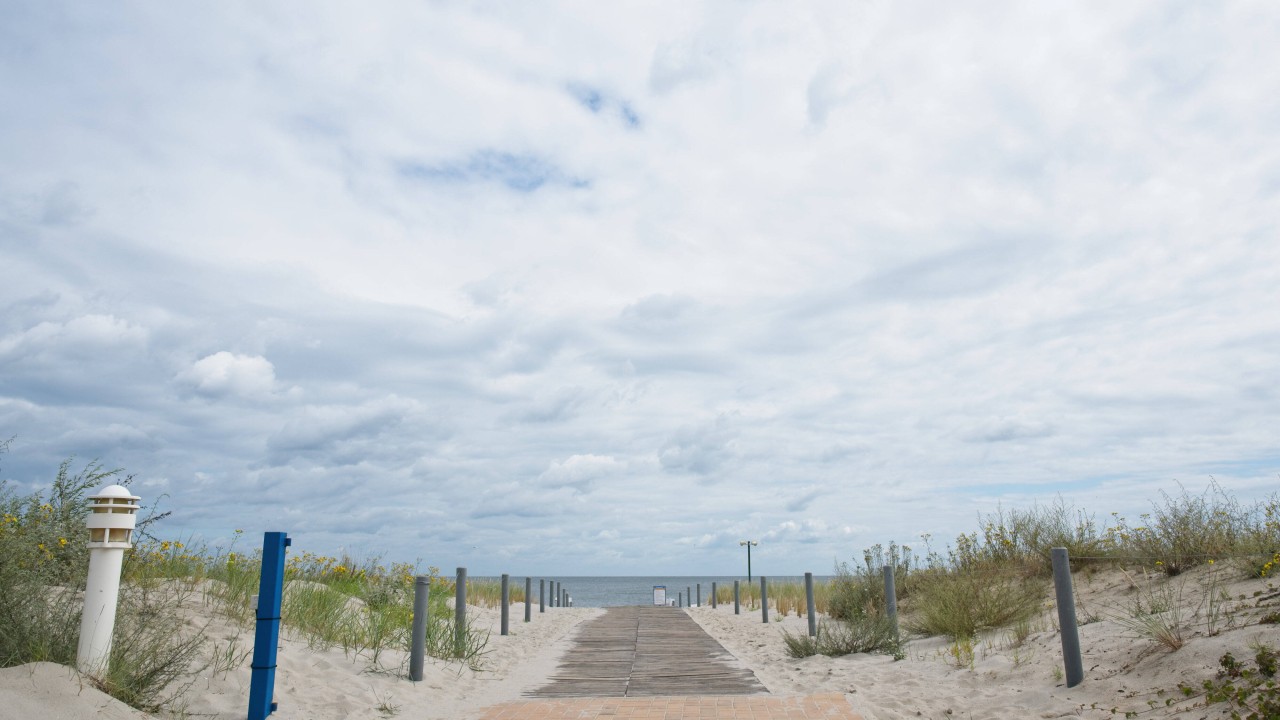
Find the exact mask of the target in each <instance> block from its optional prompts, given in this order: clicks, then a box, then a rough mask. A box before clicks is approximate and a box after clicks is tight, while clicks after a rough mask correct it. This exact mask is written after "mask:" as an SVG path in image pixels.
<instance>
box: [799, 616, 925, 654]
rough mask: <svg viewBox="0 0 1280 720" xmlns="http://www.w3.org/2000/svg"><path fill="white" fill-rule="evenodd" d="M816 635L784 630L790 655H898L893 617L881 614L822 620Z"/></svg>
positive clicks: (899, 649)
mask: <svg viewBox="0 0 1280 720" xmlns="http://www.w3.org/2000/svg"><path fill="white" fill-rule="evenodd" d="M817 631H818V634H817V637H809V636H808V635H799V636H796V635H792V634H791V633H788V632H785V631H784V632H783V634H782V640H783V642H784V643H786V646H787V654H788V655H790V656H791V657H795V658H800V657H809V656H811V655H830V656H838V655H850V654H852V653H884V654H887V655H893V656H894V657H900V654H901V652H902V651H901V646H900V643H899V641H898V630H897V626H896V625H895V624H894V622H893V620H892V619H890V618H887V617H885V616H883V615H872V616H864V617H857V618H852V619H848V620H831V621H828V620H823V621H821V622H819V623H818V628H817Z"/></svg>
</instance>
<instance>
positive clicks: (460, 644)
mask: <svg viewBox="0 0 1280 720" xmlns="http://www.w3.org/2000/svg"><path fill="white" fill-rule="evenodd" d="M454 582H455V585H454V589H453V623H454V627H453V651H454V653H455V654H456V655H457V657H462V655H463V653H464V652H466V647H467V569H466V568H463V567H460V568H458V575H457V579H456V580H455V581H454Z"/></svg>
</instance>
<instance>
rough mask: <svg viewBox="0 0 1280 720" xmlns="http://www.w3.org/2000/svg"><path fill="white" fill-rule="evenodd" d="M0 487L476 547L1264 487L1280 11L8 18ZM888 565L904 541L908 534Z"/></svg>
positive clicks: (771, 559)
mask: <svg viewBox="0 0 1280 720" xmlns="http://www.w3.org/2000/svg"><path fill="white" fill-rule="evenodd" d="M0 17H3V18H4V22H2V23H0V440H3V439H5V438H12V442H11V443H10V445H9V449H8V452H7V453H6V454H4V455H0V479H3V480H4V482H5V483H6V486H7V487H8V488H9V491H10V492H21V493H26V492H31V491H35V490H38V489H41V488H47V487H48V484H49V482H50V481H51V480H52V478H53V476H54V474H55V473H56V470H57V467H58V464H59V462H60V461H62V460H63V459H65V458H67V457H71V456H74V458H75V461H74V467H77V468H79V467H82V466H83V465H84V463H87V462H89V461H92V460H94V459H97V460H99V461H100V462H101V463H103V464H104V465H105V466H106V467H120V468H124V469H126V470H127V472H128V473H131V474H133V475H134V479H133V484H132V485H131V487H132V488H133V489H134V490H135V491H136V492H137V494H139V495H141V496H142V497H143V500H144V503H145V504H147V505H150V506H153V507H156V508H158V509H159V510H161V511H172V513H173V514H172V515H171V516H170V517H169V518H167V519H166V520H164V521H163V523H162V525H161V526H160V527H158V528H157V529H156V531H157V532H158V533H160V534H164V535H167V536H169V537H175V538H181V537H186V538H193V539H198V540H203V541H206V542H210V543H220V542H225V541H227V539H228V538H231V537H233V536H234V530H236V529H242V530H244V531H245V533H246V535H245V537H247V538H249V540H247V541H245V540H242V541H241V542H242V543H244V545H243V547H244V549H251V547H253V546H254V543H256V542H257V541H256V540H253V538H255V537H259V535H258V534H259V533H261V532H263V531H285V532H288V533H289V534H290V536H291V537H292V538H293V540H294V546H293V547H294V550H310V551H312V552H320V553H338V552H347V553H352V554H354V555H357V556H359V557H369V556H374V555H377V556H381V557H383V558H384V559H386V560H396V561H400V560H406V561H414V560H420V561H421V562H422V564H423V565H424V566H425V565H434V566H437V567H440V568H444V569H445V571H446V572H449V571H451V570H452V568H454V567H457V566H463V567H468V568H469V571H470V572H471V573H472V574H497V573H503V572H509V573H512V574H515V575H526V574H533V575H549V574H561V575H595V574H607V575H644V574H666V575H670V574H690V575H696V574H716V575H724V574H733V573H741V572H743V571H744V570H745V557H744V556H745V553H744V552H743V548H742V547H741V546H740V544H739V543H740V541H742V540H746V539H753V540H756V541H758V542H759V543H760V544H759V546H758V547H756V548H755V549H754V552H753V557H752V561H753V571H754V572H756V573H766V574H767V573H772V574H795V573H801V572H805V571H813V572H817V573H819V574H822V573H826V572H830V571H831V569H832V568H833V566H834V563H836V562H837V561H858V560H860V558H861V554H862V549H863V548H866V547H868V546H870V545H872V544H873V543H888V542H889V541H896V542H899V543H906V544H912V543H918V541H919V539H920V536H921V535H922V534H926V533H927V534H929V535H931V536H932V537H933V538H934V539H933V541H932V542H933V543H934V545H935V546H937V545H940V544H942V542H940V541H939V539H943V541H945V538H948V537H954V535H955V534H956V533H959V532H965V531H971V530H973V529H975V528H976V527H977V518H978V516H979V513H989V512H993V511H995V510H997V509H998V508H1029V507H1032V506H1044V505H1047V504H1049V503H1053V502H1055V501H1056V500H1058V499H1061V500H1062V501H1063V502H1066V503H1069V504H1072V505H1074V506H1077V507H1080V508H1084V509H1087V510H1089V511H1092V512H1095V513H1096V514H1097V516H1098V520H1099V521H1100V522H1102V521H1105V520H1106V519H1108V517H1109V513H1111V512H1120V513H1122V514H1126V515H1129V516H1135V515H1137V514H1138V513H1141V512H1144V511H1147V510H1149V509H1150V507H1151V502H1152V501H1158V500H1159V499H1160V497H1161V493H1172V494H1176V493H1178V492H1180V488H1185V489H1186V490H1187V491H1188V492H1191V493H1199V492H1201V491H1203V490H1204V489H1205V488H1206V487H1207V486H1208V485H1209V484H1210V483H1211V482H1214V481H1216V482H1217V483H1218V484H1219V485H1220V486H1221V487H1222V488H1223V489H1225V490H1227V491H1228V492H1230V493H1232V494H1234V495H1235V496H1236V497H1237V498H1239V499H1242V500H1252V499H1255V498H1261V497H1264V496H1267V495H1269V494H1270V493H1271V492H1272V491H1273V489H1274V488H1275V487H1276V486H1277V479H1278V478H1280V435H1278V434H1277V430H1280V390H1278V389H1280V232H1278V230H1280V143H1277V142H1276V139H1277V138H1278V137H1280V43H1278V42H1276V39H1277V38H1280V7H1277V6H1276V5H1275V3H1272V2H1269V1H1261V2H1248V1H1239V2H1159V3H1156V2H1150V3H1113V2H1035V3H1027V2H1021V1H1011V2H975V3H960V4H958V3H946V2H937V1H932V2H912V1H910V0H908V1H906V2H901V1H895V2H864V1H861V0H858V1H855V2H846V1H843V0H842V1H840V2H805V3H779V2H760V3H757V2H745V1H744V2H687V1H681V2H665V3H662V2H643V3H641V2H619V3H598V2H562V3H556V2H548V3H486V2H477V3H453V2H421V1H418V2H378V3H336V2H316V3H311V2H308V3H297V2H278V1H268V2H226V3H152V2H120V3H110V4H101V3H92V2H63V1H53V2H40V3H31V2H17V1H15V0H0ZM917 547H918V545H917Z"/></svg>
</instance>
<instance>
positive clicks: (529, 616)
mask: <svg viewBox="0 0 1280 720" xmlns="http://www.w3.org/2000/svg"><path fill="white" fill-rule="evenodd" d="M530 620H533V578H530V577H527V578H525V579H524V621H525V622H529V621H530Z"/></svg>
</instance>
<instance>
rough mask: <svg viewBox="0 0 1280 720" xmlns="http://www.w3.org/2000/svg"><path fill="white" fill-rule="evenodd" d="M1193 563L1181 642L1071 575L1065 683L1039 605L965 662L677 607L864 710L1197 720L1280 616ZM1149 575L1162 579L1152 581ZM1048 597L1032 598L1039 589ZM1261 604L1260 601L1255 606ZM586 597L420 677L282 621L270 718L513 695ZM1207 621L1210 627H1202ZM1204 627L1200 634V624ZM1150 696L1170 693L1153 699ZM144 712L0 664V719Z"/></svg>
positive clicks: (983, 640)
mask: <svg viewBox="0 0 1280 720" xmlns="http://www.w3.org/2000/svg"><path fill="white" fill-rule="evenodd" d="M1207 573H1208V570H1207V569H1197V570H1196V571H1194V572H1191V573H1187V574H1186V575H1184V576H1182V577H1181V578H1177V579H1175V580H1174V582H1176V583H1178V587H1179V588H1180V594H1179V597H1180V598H1181V599H1182V602H1183V606H1182V611H1183V625H1184V626H1185V628H1184V639H1185V645H1184V646H1183V647H1181V648H1180V649H1178V650H1176V651H1170V650H1168V649H1166V648H1164V647H1163V646H1161V645H1159V644H1157V643H1155V642H1153V641H1151V640H1150V639H1145V638H1140V637H1137V636H1136V635H1135V634H1134V633H1133V632H1132V631H1130V630H1129V629H1127V628H1125V627H1124V626H1123V625H1122V624H1121V623H1120V622H1118V621H1117V620H1116V619H1114V618H1115V617H1117V616H1122V615H1123V613H1124V612H1125V608H1127V607H1130V606H1131V605H1132V602H1133V599H1134V597H1135V594H1137V593H1139V592H1140V590H1139V589H1136V588H1137V587H1140V586H1141V584H1142V583H1143V582H1145V581H1146V580H1145V579H1144V577H1143V576H1142V575H1140V574H1138V575H1135V574H1134V573H1133V572H1132V571H1130V572H1125V571H1121V570H1117V569H1106V570H1100V571H1097V572H1096V573H1078V574H1077V576H1076V580H1075V582H1076V591H1077V600H1078V602H1077V613H1078V615H1079V617H1080V622H1081V623H1082V627H1081V633H1080V635H1081V645H1082V647H1083V650H1084V667H1085V681H1084V682H1083V683H1082V684H1081V685H1079V686H1077V687H1075V688H1071V689H1068V688H1066V687H1065V684H1064V681H1063V679H1062V673H1061V668H1062V660H1061V640H1060V636H1059V634H1058V633H1057V631H1056V628H1055V620H1054V618H1055V617H1056V614H1055V612H1053V609H1052V607H1051V604H1049V603H1046V607H1045V611H1044V613H1043V615H1042V616H1041V617H1040V618H1039V619H1038V620H1036V621H1034V622H1033V623H1032V632H1031V633H1030V634H1029V635H1027V636H1026V637H1025V638H1023V639H1022V640H1021V641H1020V642H1019V641H1017V639H1016V638H1014V637H1013V636H1012V634H1011V632H1010V631H1007V630H1006V631H997V632H993V633H989V634H987V635H984V636H982V637H980V638H978V639H977V640H976V641H975V642H974V644H973V655H972V659H971V660H970V659H969V658H967V657H965V656H964V655H963V653H961V655H960V656H959V657H957V654H956V653H955V652H953V649H954V644H953V643H950V642H949V641H947V640H945V639H942V638H925V639H916V640H912V641H910V642H908V643H907V644H906V652H905V657H904V658H903V659H902V660H899V661H895V660H894V659H893V658H891V657H888V656H884V655H850V656H844V657H836V658H830V657H824V656H816V657H809V658H803V659H795V658H791V657H788V656H787V654H786V651H785V644H784V642H783V633H791V634H793V635H801V634H804V633H806V632H807V620H805V619H804V618H802V617H797V616H796V615H794V614H792V615H790V616H787V617H778V616H777V614H776V613H774V614H773V615H774V616H773V617H772V618H771V620H770V622H769V623H767V624H766V623H764V622H762V619H761V615H760V612H759V610H758V609H757V610H747V609H745V608H744V609H743V611H742V614H740V615H735V614H734V612H733V608H732V606H724V605H722V606H721V607H719V608H716V609H712V608H711V607H709V606H705V607H698V608H691V609H689V611H688V612H689V613H690V614H691V615H692V617H693V618H694V619H695V620H696V621H697V622H698V623H699V624H700V625H701V626H702V627H703V628H704V629H705V630H706V631H707V632H708V633H709V634H711V635H712V636H713V637H714V638H716V639H717V640H718V641H719V642H720V643H721V644H722V645H723V646H724V647H725V648H726V649H727V650H728V651H729V652H730V653H731V654H732V655H734V656H735V657H736V658H737V659H738V660H739V661H741V662H742V663H743V664H745V665H746V666H748V667H750V668H751V669H752V670H753V671H754V672H755V674H756V676H757V677H758V678H759V679H760V680H761V682H763V684H764V685H765V687H767V688H768V689H769V691H770V692H771V693H772V694H775V695H782V696H792V695H812V694H816V693H842V694H844V696H845V697H846V698H847V699H848V701H849V702H850V704H851V705H852V706H853V707H854V708H855V709H856V710H857V711H858V712H859V713H861V714H862V715H863V716H864V717H865V718H867V720H893V719H896V718H917V717H924V718H948V717H962V718H995V719H1005V718H1008V719H1009V720H1012V719H1013V718H1029V717H1033V718H1067V717H1071V718H1080V717H1083V718H1107V717H1115V716H1119V717H1123V716H1124V714H1125V713H1126V712H1139V713H1141V714H1142V715H1141V716H1143V717H1174V718H1201V717H1219V716H1223V711H1224V710H1225V706H1221V705H1217V706H1212V707H1209V708H1205V707H1203V705H1202V703H1200V702H1199V701H1197V699H1195V698H1192V699H1190V700H1186V699H1183V698H1182V697H1181V694H1180V693H1179V692H1178V691H1177V686H1178V684H1179V683H1180V682H1182V683H1188V684H1191V685H1195V686H1199V684H1200V682H1201V681H1202V680H1204V679H1206V678H1209V677H1212V676H1213V675H1214V673H1215V672H1216V670H1217V668H1218V660H1219V658H1220V657H1221V656H1222V654H1223V653H1225V652H1228V651H1230V652H1233V653H1235V655H1236V656H1237V657H1239V658H1242V659H1243V658H1249V657H1252V651H1251V650H1250V649H1249V648H1250V646H1251V644H1256V643H1258V642H1262V643H1269V644H1271V645H1273V646H1274V645H1277V644H1280V628H1278V627H1277V626H1276V625H1274V624H1259V622H1258V621H1259V619H1260V617H1261V616H1262V615H1263V614H1264V613H1266V612H1274V605H1273V604H1274V603H1275V602H1276V600H1275V597H1276V594H1277V591H1276V590H1275V589H1274V585H1273V584H1269V583H1268V582H1266V581H1262V580H1251V581H1232V582H1229V583H1227V582H1223V583H1220V584H1219V585H1218V586H1217V588H1218V590H1219V591H1221V592H1220V593H1219V596H1225V597H1229V598H1231V600H1230V601H1229V602H1225V603H1219V604H1217V605H1216V611H1215V614H1214V617H1213V621H1212V623H1210V615H1209V614H1208V613H1209V611H1208V607H1207V606H1206V605H1205V602H1204V601H1205V598H1206V593H1205V590H1206V589H1207V588H1209V587H1210V585H1209V584H1208V579H1209V576H1208V575H1207ZM1159 582H1164V580H1163V579H1161V580H1159ZM1046 597H1048V596H1046ZM1259 605H1261V606H1262V607H1259ZM183 607H184V612H186V613H187V615H188V617H187V621H188V624H189V626H190V627H191V628H193V629H194V628H196V627H201V626H203V627H204V629H205V632H206V634H207V636H208V638H209V639H210V641H211V649H212V648H213V645H214V644H216V645H217V646H218V647H220V648H223V649H225V648H227V647H235V648H239V649H240V651H241V652H243V651H247V650H248V649H249V648H251V645H252V632H251V631H250V630H247V629H245V628H244V627H242V626H238V625H236V624H234V623H231V622H228V621H227V620H225V619H224V618H221V617H218V616H216V615H214V616H212V617H210V613H209V608H210V607H211V606H210V605H208V604H205V602H204V599H203V598H202V597H201V596H200V594H199V593H193V594H192V595H191V596H190V597H189V598H188V599H187V600H185V601H184V606H183ZM601 612H603V611H602V610H600V609H598V608H548V609H547V611H546V612H545V613H538V612H536V609H535V612H534V613H533V621H532V622H531V623H527V624H526V623H524V622H523V606H521V605H516V606H515V607H514V608H513V612H512V622H511V634H510V635H508V636H506V637H502V636H501V635H499V633H498V623H499V614H498V612H497V611H496V610H492V609H482V608H472V609H471V610H470V614H471V616H472V617H473V618H474V619H475V622H476V625H477V626H478V627H480V628H487V629H488V630H489V631H490V633H491V636H490V639H489V644H488V648H487V652H486V654H485V655H484V658H483V666H482V668H481V669H480V670H472V669H469V668H466V667H462V666H460V665H458V664H457V663H446V662H441V661H433V660H431V659H428V664H427V667H426V676H425V678H424V680H423V681H422V682H420V683H411V682H409V681H407V680H405V679H403V676H404V674H405V673H404V667H405V665H406V663H407V659H406V658H405V656H404V654H403V653H398V652H383V653H382V654H381V655H380V656H379V657H378V658H376V661H375V659H374V658H371V657H369V656H367V655H365V654H359V653H344V652H343V651H342V650H341V649H338V648H329V649H317V648H313V647H309V646H308V643H307V641H306V640H305V639H301V638H298V637H294V636H293V635H292V634H290V633H288V632H286V634H285V635H286V636H285V639H284V640H283V642H282V643H281V650H280V654H279V663H280V664H279V669H278V671H277V682H276V699H277V701H278V702H279V709H278V710H277V712H276V713H275V714H274V715H273V716H272V717H278V718H281V719H282V720H287V719H289V718H298V719H302V718H307V719H318V720H323V719H328V718H333V719H335V720H336V719H338V718H385V717H406V718H422V719H430V720H458V719H466V718H475V717H478V716H479V715H480V714H481V712H482V711H483V709H484V708H486V707H489V706H492V705H495V704H498V703H503V702H510V701H514V700H518V699H520V698H521V695H522V693H523V692H525V691H526V690H528V689H531V688H534V687H537V686H539V685H542V684H544V683H545V682H546V680H547V678H548V676H549V674H550V673H551V672H552V671H553V670H554V669H555V667H556V664H557V661H558V659H559V658H560V657H561V656H562V655H563V654H564V653H565V652H566V651H568V649H569V648H570V647H571V644H572V639H573V636H574V634H575V632H576V630H577V629H578V627H579V625H580V624H581V623H583V622H584V621H585V620H587V619H589V618H592V617H595V616H596V615H598V614H599V613H601ZM1211 626H1212V628H1211ZM1211 629H1212V634H1211V632H1210V631H1211ZM248 665H249V663H248V660H247V659H245V660H243V662H241V664H240V665H239V667H237V668H236V669H231V670H225V671H221V672H211V671H206V672H205V673H203V674H201V675H198V676H195V677H193V678H189V682H190V685H189V687H187V688H186V691H185V693H184V694H183V696H182V698H181V700H179V701H178V702H177V703H175V704H174V705H173V706H172V708H171V710H172V711H173V712H174V714H175V715H177V716H179V717H182V716H185V717H191V718H212V719H216V720H233V719H238V718H243V717H244V714H245V709H246V706H247V697H248V691H249V682H250V670H249V667H248ZM1166 701H1171V702H1170V703H1167V702H1166ZM35 717H47V718H65V719H67V720H80V719H82V718H84V719H87V718H111V719H115V718H121V719H125V718H128V719H131V720H141V719H142V718H148V717H152V716H150V715H146V714H144V713H140V712H138V711H135V710H132V709H130V708H128V707H126V706H124V705H122V704H121V703H119V702H117V701H116V700H114V699H112V698H110V697H109V696H107V695H105V694H103V693H102V692H100V691H98V690H97V689H95V688H94V687H93V686H92V685H91V683H89V682H88V681H87V680H86V679H84V678H83V677H81V676H80V675H79V674H78V673H76V672H74V671H73V670H71V669H68V668H64V667H60V666H57V665H52V664H48V663H34V664H29V665H23V666H18V667H13V668H8V669H5V670H0V718H6V719H8V718H12V719H14V720H19V719H21V720H28V719H29V718H35Z"/></svg>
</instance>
